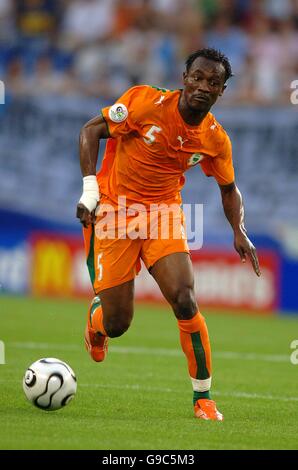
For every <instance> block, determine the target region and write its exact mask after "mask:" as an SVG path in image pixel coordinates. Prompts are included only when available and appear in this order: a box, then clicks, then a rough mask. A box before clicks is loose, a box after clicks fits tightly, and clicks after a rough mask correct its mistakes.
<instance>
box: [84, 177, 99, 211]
mask: <svg viewBox="0 0 298 470" xmlns="http://www.w3.org/2000/svg"><path fill="white" fill-rule="evenodd" d="M98 201H99V187H98V183H97V179H96V176H95V175H89V176H85V177H84V178H83V194H82V196H81V199H80V200H79V202H80V203H81V204H83V205H84V206H85V207H86V208H87V209H88V211H89V212H92V211H93V210H94V209H95V208H96V206H97V203H98Z"/></svg>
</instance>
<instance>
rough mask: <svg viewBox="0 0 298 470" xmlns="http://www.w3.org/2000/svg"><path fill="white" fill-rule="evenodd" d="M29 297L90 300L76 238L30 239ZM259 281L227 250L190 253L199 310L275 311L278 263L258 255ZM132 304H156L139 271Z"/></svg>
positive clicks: (156, 294)
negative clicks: (140, 302)
mask: <svg viewBox="0 0 298 470" xmlns="http://www.w3.org/2000/svg"><path fill="white" fill-rule="evenodd" d="M30 245H31V276H30V277H31V282H30V285H31V292H32V293H33V294H35V295H47V296H59V297H65V296H67V297H78V296H79V297H81V296H89V297H91V296H92V295H93V291H92V287H91V283H90V279H89V274H88V271H87V267H86V262H85V252H84V246H83V241H82V239H81V237H73V236H71V237H67V236H64V235H61V236H60V235H52V234H49V233H37V234H34V235H33V236H32V237H31V240H30ZM258 255H259V259H260V265H261V271H262V275H261V277H257V276H256V275H255V274H254V272H253V269H252V266H251V264H250V262H249V260H247V262H246V263H245V264H243V263H241V261H240V259H239V256H238V255H237V254H236V253H234V252H232V251H228V250H223V249H222V250H217V249H215V250H214V249H212V250H211V249H209V250H207V249H202V250H200V251H196V252H193V253H192V261H193V267H194V276H195V287H196V293H197V297H198V301H199V304H200V306H206V307H223V308H226V309H250V310H254V311H260V312H266V311H267V312H270V311H274V310H276V309H277V307H278V305H279V296H280V280H279V272H280V268H279V258H278V256H277V255H276V254H275V253H274V252H273V251H266V250H260V251H259V252H258ZM136 298H137V299H139V300H157V301H161V300H162V295H161V293H160V291H159V288H158V287H157V285H156V283H155V281H154V280H153V279H152V277H151V276H150V275H149V274H148V272H147V271H146V269H145V268H144V267H143V269H142V271H141V273H140V275H139V276H138V278H137V280H136Z"/></svg>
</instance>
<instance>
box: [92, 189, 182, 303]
mask: <svg viewBox="0 0 298 470" xmlns="http://www.w3.org/2000/svg"><path fill="white" fill-rule="evenodd" d="M174 206H175V207H174ZM174 206H170V208H171V209H170V211H169V210H168V207H169V206H168V205H167V206H166V205H164V207H162V209H161V210H155V211H142V212H138V208H137V205H134V207H135V212H134V211H133V210H132V209H130V211H131V212H128V211H127V210H126V208H124V209H122V210H121V209H120V210H118V208H116V209H115V207H113V206H112V205H109V200H108V199H107V198H105V200H104V203H102V199H101V204H100V206H99V208H98V210H97V214H96V215H97V218H96V224H95V225H91V226H88V228H83V235H84V243H85V251H86V257H87V266H88V269H89V274H90V278H91V282H92V285H93V289H94V292H95V293H96V294H98V293H99V292H100V291H102V290H104V289H108V288H110V287H114V286H117V285H120V284H123V283H124V282H127V281H130V280H132V279H134V278H135V276H136V275H137V274H138V273H139V271H140V269H141V259H142V260H143V262H144V264H145V266H146V268H147V269H148V270H149V269H150V268H151V267H152V266H153V265H154V263H156V261H158V260H159V259H160V258H162V257H164V256H167V255H170V254H172V253H179V252H186V253H189V248H188V244H187V238H186V228H185V219H184V214H183V211H182V209H181V207H180V206H179V205H177V204H175V205H174ZM131 207H132V206H131ZM159 207H160V206H159ZM173 207H174V209H173V210H172V208H173ZM133 212H134V213H133Z"/></svg>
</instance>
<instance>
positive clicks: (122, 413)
mask: <svg viewBox="0 0 298 470" xmlns="http://www.w3.org/2000/svg"><path fill="white" fill-rule="evenodd" d="M87 306H88V303H87V302H82V301H77V302H72V301H65V300H55V301H54V300H44V299H27V298H10V297H1V298H0V340H2V341H3V342H4V345H5V362H6V363H5V364H3V365H0V422H1V426H0V448H1V449H106V450H113V449H122V450H124V449H126V450H136V449H144V450H148V449H156V450H162V449H168V450H176V449H181V450H182V449H183V450H193V449H198V450H200V449H297V448H298V441H297V431H298V421H297V407H298V387H297V385H298V365H296V366H295V365H293V364H291V362H290V355H291V352H292V350H291V349H290V344H291V342H292V341H293V340H294V339H298V319H297V317H296V318H280V317H279V318H269V317H262V318H261V317H257V316H253V315H244V314H243V315H235V314H232V315H229V314H227V313H226V314H223V313H220V314H215V313H210V312H203V313H204V314H205V316H206V319H207V324H208V327H209V333H210V337H211V342H212V348H213V387H212V391H213V395H212V397H213V398H214V399H215V400H216V402H217V405H218V408H219V410H221V411H222V412H223V413H224V416H225V421H224V422H223V423H219V422H204V421H200V420H196V419H195V418H194V417H193V410H192V391H191V384H190V380H189V378H188V373H187V367H186V361H185V358H184V356H183V354H182V353H181V352H180V346H179V336H178V330H177V326H176V321H175V319H174V316H173V314H172V313H171V311H170V309H169V308H167V307H166V306H159V305H136V312H135V317H134V321H133V324H132V326H131V328H130V330H129V331H128V332H127V333H126V334H125V335H124V336H122V337H121V338H117V339H114V340H112V341H111V342H110V351H109V354H108V357H107V359H106V361H105V362H104V363H102V364H96V363H93V362H92V361H91V360H90V359H89V356H88V355H87V353H86V352H85V350H84V347H83V340H82V332H83V330H84V325H85V316H86V309H87ZM41 357H57V358H59V359H62V360H64V361H66V362H68V363H69V364H70V366H71V367H72V368H73V369H74V370H75V372H76V374H77V379H78V391H77V395H76V397H75V399H74V400H73V401H72V402H71V403H70V404H69V405H68V406H67V407H66V408H63V409H62V410H59V411H55V412H45V411H41V410H39V409H37V408H35V407H33V406H32V405H31V404H30V403H29V402H28V401H27V400H26V398H25V395H24V393H23V390H22V377H23V374H24V371H25V369H26V368H27V366H29V365H30V364H31V363H32V362H34V361H35V360H37V359H39V358H41Z"/></svg>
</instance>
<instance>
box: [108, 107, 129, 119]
mask: <svg viewBox="0 0 298 470" xmlns="http://www.w3.org/2000/svg"><path fill="white" fill-rule="evenodd" d="M127 116H128V111H127V107H126V106H125V105H124V104H122V103H116V104H114V105H113V106H111V107H110V109H109V118H110V119H111V121H113V122H123V121H125V119H126V118H127Z"/></svg>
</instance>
